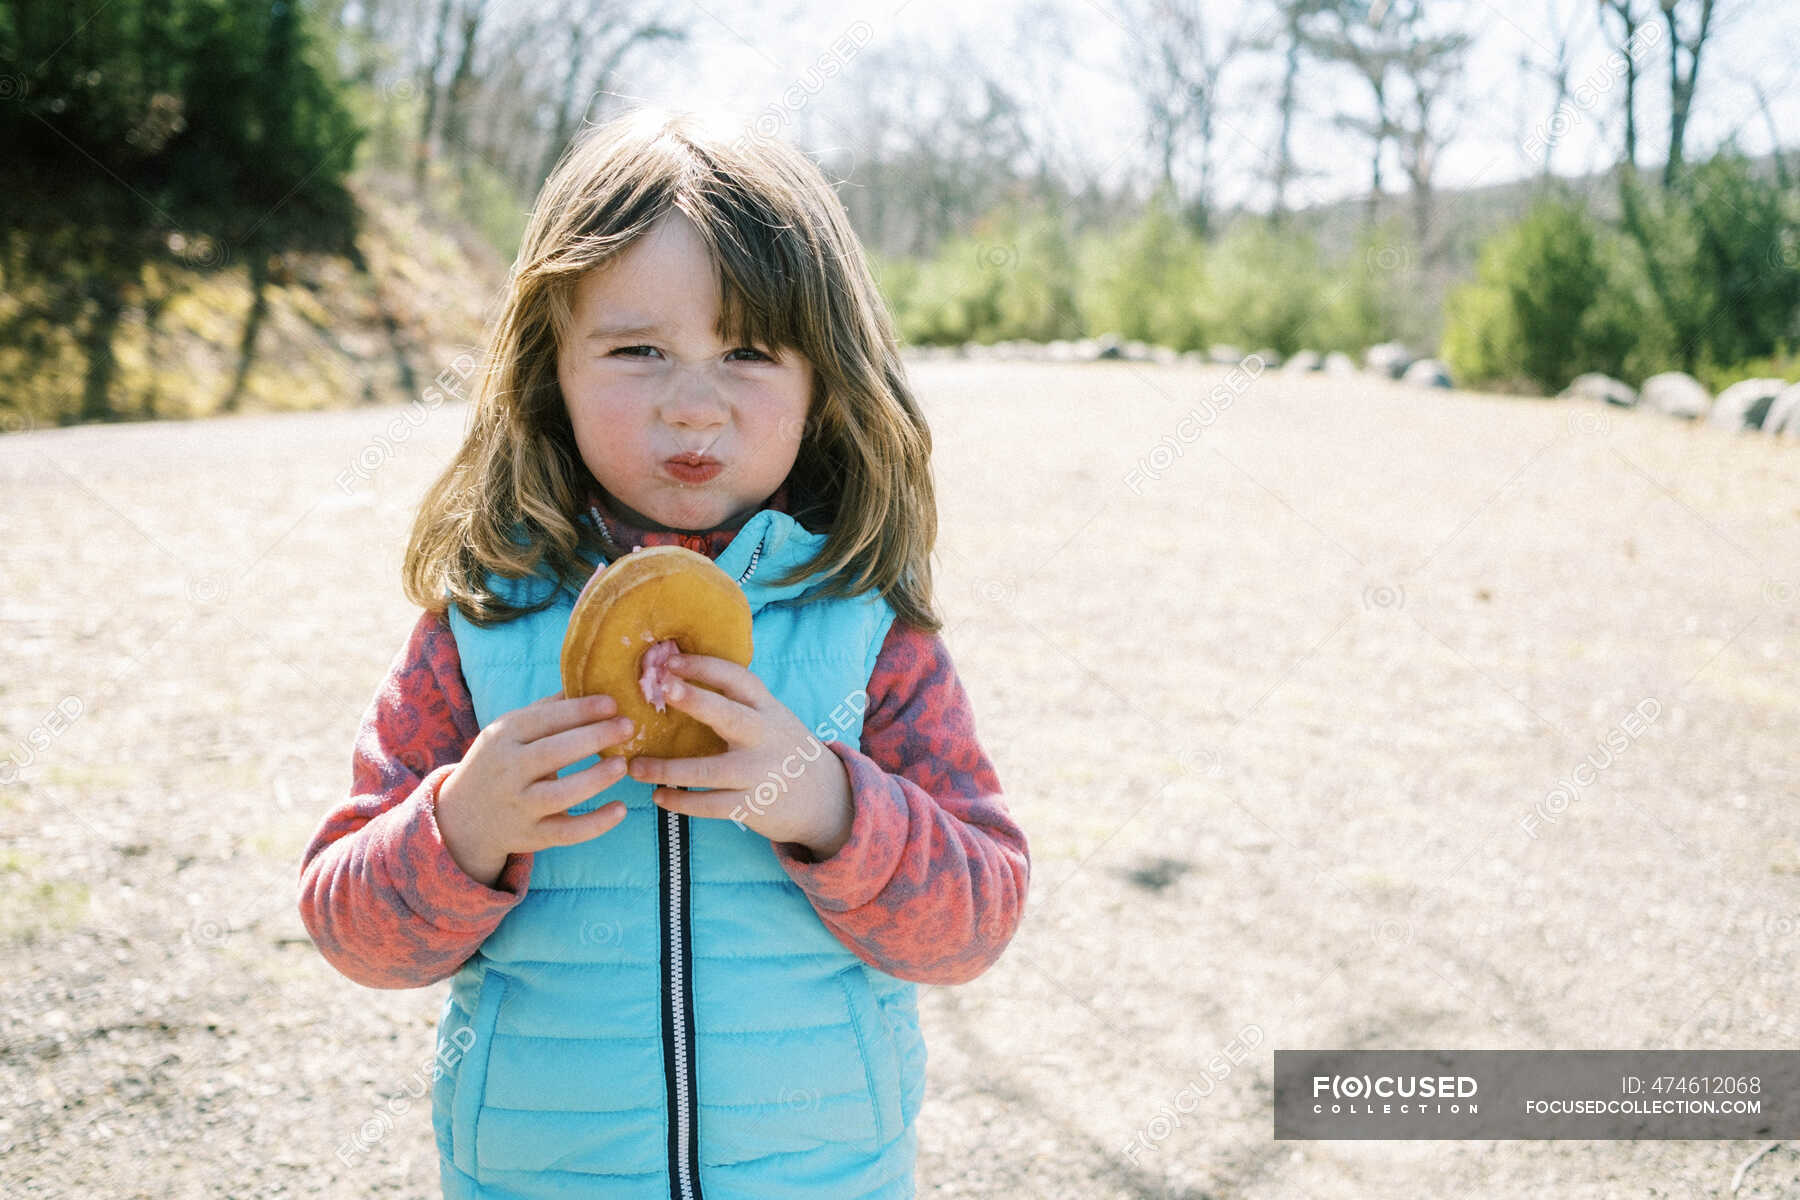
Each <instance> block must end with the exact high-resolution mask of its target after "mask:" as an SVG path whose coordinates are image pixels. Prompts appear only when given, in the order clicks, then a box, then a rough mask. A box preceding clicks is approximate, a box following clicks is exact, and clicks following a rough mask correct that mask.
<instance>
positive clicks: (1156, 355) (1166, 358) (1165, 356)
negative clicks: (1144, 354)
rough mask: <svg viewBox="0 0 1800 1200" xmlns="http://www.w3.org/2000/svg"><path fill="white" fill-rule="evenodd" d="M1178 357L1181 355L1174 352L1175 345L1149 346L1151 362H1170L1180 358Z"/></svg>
mask: <svg viewBox="0 0 1800 1200" xmlns="http://www.w3.org/2000/svg"><path fill="white" fill-rule="evenodd" d="M1180 357H1181V355H1179V354H1177V353H1176V352H1175V347H1173V346H1151V347H1150V361H1152V362H1159V363H1172V362H1175V361H1177V360H1178V359H1180Z"/></svg>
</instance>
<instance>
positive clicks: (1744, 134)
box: [595, 0, 1800, 207]
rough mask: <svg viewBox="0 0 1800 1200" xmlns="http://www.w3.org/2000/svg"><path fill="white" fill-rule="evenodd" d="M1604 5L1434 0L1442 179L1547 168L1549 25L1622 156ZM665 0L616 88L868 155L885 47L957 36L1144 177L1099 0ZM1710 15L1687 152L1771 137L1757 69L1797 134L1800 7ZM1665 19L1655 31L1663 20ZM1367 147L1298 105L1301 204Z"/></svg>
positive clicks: (1236, 84) (1268, 120) (1080, 151)
mask: <svg viewBox="0 0 1800 1200" xmlns="http://www.w3.org/2000/svg"><path fill="white" fill-rule="evenodd" d="M1645 7H1647V8H1649V7H1652V6H1651V5H1649V4H1646V5H1645ZM1596 9H1597V5H1596V4H1595V3H1594V2H1593V0H1526V3H1524V4H1522V5H1514V4H1504V3H1489V2H1488V0H1434V6H1433V12H1434V16H1435V14H1437V13H1443V14H1445V18H1444V19H1446V20H1454V21H1456V22H1457V24H1458V25H1459V27H1461V28H1465V29H1469V30H1472V31H1473V32H1474V33H1475V34H1476V43H1475V49H1474V50H1473V52H1472V53H1471V54H1470V57H1469V60H1468V68H1467V71H1466V72H1465V75H1464V78H1463V80H1462V84H1461V88H1460V93H1461V100H1462V103H1461V104H1460V105H1459V111H1460V117H1459V119H1458V124H1457V127H1456V128H1457V136H1456V138H1455V139H1454V140H1453V141H1452V142H1451V144H1450V146H1449V147H1448V148H1447V149H1446V151H1445V152H1444V155H1443V158H1442V161H1441V164H1440V166H1439V167H1438V171H1437V175H1436V184H1437V186H1439V187H1441V188H1456V187H1468V186H1474V185H1477V184H1491V183H1500V182H1504V181H1506V180H1510V179H1518V178H1521V177H1526V176H1530V175H1533V174H1536V173H1537V171H1538V170H1539V163H1540V162H1541V151H1539V150H1538V147H1540V146H1541V145H1542V141H1543V135H1544V133H1545V132H1547V131H1548V129H1549V128H1550V122H1551V118H1552V99H1553V93H1552V91H1551V87H1550V84H1549V83H1548V82H1547V81H1546V80H1544V79H1543V78H1542V77H1541V76H1538V75H1536V74H1534V73H1533V72H1531V71H1529V70H1528V69H1526V68H1524V67H1523V66H1522V65H1521V59H1522V58H1523V57H1525V56H1531V57H1535V58H1537V59H1538V60H1540V61H1547V60H1548V59H1549V57H1550V56H1551V54H1552V52H1553V49H1554V43H1555V38H1554V36H1553V35H1552V33H1551V32H1550V31H1551V30H1553V29H1555V28H1558V27H1562V28H1567V29H1570V30H1571V31H1573V32H1572V37H1571V48H1572V57H1573V62H1574V69H1573V71H1572V73H1571V79H1572V82H1573V83H1575V84H1584V85H1586V86H1585V87H1584V88H1582V90H1581V91H1580V92H1579V97H1580V102H1576V101H1572V102H1571V103H1570V105H1569V107H1568V108H1567V109H1566V110H1565V112H1564V114H1563V116H1562V118H1561V119H1560V120H1558V121H1557V122H1556V127H1557V128H1558V129H1561V130H1565V131H1566V132H1563V134H1562V138H1561V141H1560V143H1559V144H1558V145H1557V147H1556V149H1555V157H1554V160H1553V162H1554V166H1555V169H1556V171H1557V173H1559V174H1581V173H1585V172H1589V171H1593V170H1597V169H1601V168H1603V167H1605V166H1607V165H1610V163H1611V161H1612V159H1613V158H1614V157H1615V156H1616V153H1617V150H1616V147H1617V146H1618V145H1619V144H1620V140H1621V139H1620V133H1619V126H1620V117H1619V113H1618V110H1619V107H1620V105H1619V101H1618V94H1619V92H1620V91H1621V90H1622V88H1623V84H1622V82H1620V81H1619V78H1618V74H1619V73H1618V70H1617V60H1616V59H1615V58H1612V55H1613V54H1614V52H1613V50H1612V47H1611V45H1610V43H1609V42H1608V41H1607V40H1606V39H1605V38H1604V37H1603V35H1602V33H1601V30H1600V27H1599V23H1598V21H1597V20H1596V19H1595V17H1594V14H1595V11H1596ZM665 11H667V12H669V13H672V14H680V15H683V16H685V17H686V19H688V20H689V21H691V29H692V40H691V42H690V43H689V44H688V45H687V46H685V47H674V48H670V49H663V48H658V49H656V50H655V51H654V52H640V53H637V54H635V55H634V56H633V57H632V58H630V59H628V60H627V62H626V64H625V67H624V70H623V72H622V74H621V75H620V76H619V78H618V79H617V81H616V83H615V84H614V87H613V89H612V90H613V91H614V92H615V93H616V94H617V96H618V97H621V98H631V99H635V100H641V101H646V102H651V103H658V104H667V105H671V106H676V107H682V106H696V107H711V108H717V109H722V110H724V111H726V112H729V113H732V114H734V115H741V117H742V118H743V120H745V121H746V122H754V121H756V120H758V119H759V118H760V119H761V120H762V121H763V122H764V124H765V127H766V126H768V125H771V124H773V123H776V122H779V124H780V133H781V135H782V136H785V137H788V138H790V140H793V141H795V142H796V143H798V144H799V145H801V146H802V147H803V148H805V149H807V150H808V151H812V152H816V153H827V152H830V153H841V152H848V153H850V154H854V153H855V152H856V150H857V149H858V146H857V143H858V140H859V135H858V134H857V132H856V129H855V127H854V122H853V120H852V116H853V109H854V106H855V101H856V99H857V94H858V92H859V90H860V89H865V88H876V89H889V90H891V89H893V88H895V87H897V86H904V85H903V84H902V85H897V84H895V82H894V81H893V80H892V79H883V78H880V77H879V75H880V74H881V66H880V57H881V55H880V52H882V51H884V50H892V49H893V48H895V47H896V46H904V45H906V44H909V43H910V44H916V45H922V46H925V47H930V48H932V50H933V51H934V52H935V53H936V54H937V55H941V56H942V58H943V60H944V61H946V62H948V61H952V60H953V58H954V56H955V54H956V52H957V50H958V48H959V47H960V48H961V49H962V50H963V52H965V53H967V54H969V55H970V56H972V57H973V58H974V59H975V60H976V61H978V62H980V63H982V64H984V65H985V66H987V67H988V69H990V70H991V71H992V72H994V73H995V74H996V75H997V76H998V77H999V78H1001V79H1002V80H1004V81H1005V82H1007V83H1009V84H1014V85H1017V86H1019V87H1020V88H1021V90H1022V91H1023V93H1024V97H1023V98H1024V99H1025V100H1026V101H1027V103H1028V104H1029V106H1030V108H1031V111H1032V112H1033V114H1034V123H1037V124H1040V125H1041V126H1042V128H1044V129H1046V130H1048V131H1051V133H1050V134H1049V135H1048V136H1049V137H1050V139H1051V140H1052V141H1053V143H1054V144H1055V146H1056V148H1057V150H1058V152H1059V153H1060V154H1062V155H1066V156H1071V157H1074V158H1076V159H1078V160H1079V161H1081V162H1084V163H1086V164H1089V165H1090V169H1093V170H1097V171H1099V172H1100V174H1101V177H1102V178H1103V179H1105V180H1106V181H1107V182H1108V183H1109V184H1117V183H1120V182H1123V181H1124V180H1126V179H1127V178H1129V177H1131V176H1133V175H1136V176H1137V177H1138V178H1140V179H1147V176H1146V175H1145V173H1146V172H1147V171H1148V170H1149V169H1150V164H1151V162H1152V158H1151V156H1150V154H1149V152H1148V150H1147V149H1146V148H1145V147H1144V145H1143V131H1144V120H1143V116H1142V110H1141V108H1139V107H1138V102H1137V101H1136V99H1135V97H1134V96H1133V94H1132V89H1131V87H1130V84H1129V79H1128V77H1127V72H1126V68H1125V66H1124V64H1125V63H1126V62H1127V60H1128V55H1127V50H1128V46H1127V40H1128V39H1129V38H1131V37H1132V36H1134V35H1133V33H1132V28H1131V26H1130V25H1129V23H1128V22H1126V21H1124V20H1123V19H1121V17H1120V16H1119V14H1118V12H1117V10H1116V9H1115V8H1113V7H1111V6H1110V5H1108V4H1107V3H1104V2H1103V0H1044V2H1039V3H1026V2H1019V3H989V2H983V0H965V2H963V3H955V2H951V0H828V2H825V3H818V2H814V0H789V2H787V3H766V4H761V5H757V4H735V5H730V6H727V5H726V4H724V3H722V2H718V0H707V3H705V4H700V3H694V2H693V0H672V4H671V7H669V8H668V9H666V10H665ZM1265 11H1266V10H1265V7H1264V6H1261V5H1249V4H1246V3H1244V2H1243V0H1219V2H1217V3H1208V4H1207V5H1206V12H1207V14H1208V16H1209V18H1210V19H1212V20H1213V21H1214V22H1215V26H1216V27H1217V28H1219V29H1220V30H1221V31H1222V32H1223V31H1224V30H1227V29H1229V28H1231V27H1232V26H1234V25H1238V26H1239V27H1245V28H1251V27H1254V24H1255V22H1257V21H1259V20H1263V19H1266V18H1265V17H1264V16H1263V14H1264V12H1265ZM1246 22H1248V23H1249V24H1248V25H1246V24H1245V23H1246ZM1714 25H1715V30H1716V32H1715V33H1714V36H1713V39H1712V40H1711V41H1710V42H1709V43H1708V46H1707V48H1706V50H1705V54H1704V57H1703V59H1702V62H1701V71H1700V86H1699V91H1698V94H1697V97H1696V100H1695V104H1694V116H1693V118H1692V120H1691V121H1690V124H1689V130H1688V137H1687V145H1688V151H1689V157H1690V158H1692V157H1694V156H1695V152H1696V151H1699V152H1702V153H1704V152H1706V151H1708V150H1710V149H1711V147H1712V146H1713V145H1715V144H1716V143H1717V142H1718V141H1720V140H1721V139H1722V138H1723V137H1724V136H1725V135H1726V134H1727V133H1731V132H1735V133H1736V134H1737V135H1738V138H1739V144H1740V145H1741V146H1742V147H1743V148H1744V149H1745V150H1746V151H1748V152H1750V153H1752V154H1762V153H1766V152H1767V151H1768V150H1769V148H1770V145H1771V138H1770V134H1769V129H1768V126H1767V123H1766V122H1765V120H1764V118H1763V116H1762V115H1761V113H1760V111H1759V108H1758V104H1757V99H1756V92H1755V87H1754V86H1753V85H1760V86H1761V88H1762V91H1763V93H1764V94H1765V95H1766V96H1767V97H1768V99H1769V102H1770V105H1771V109H1772V111H1773V114H1774V118H1775V122H1776V126H1777V128H1779V129H1783V130H1787V131H1800V5H1795V4H1793V3H1792V0H1719V3H1718V5H1717V9H1716V11H1715V16H1714ZM1657 30H1658V33H1659V34H1660V33H1661V23H1660V18H1659V19H1658V22H1657ZM1021 39H1031V40H1032V42H1033V44H1036V45H1055V46H1060V47H1061V48H1060V49H1058V50H1057V51H1055V52H1054V55H1053V57H1052V58H1051V59H1050V60H1049V61H1048V63H1046V64H1045V65H1044V66H1043V67H1042V68H1040V69H1039V70H1038V71H1036V72H1033V71H1031V70H1029V69H1028V68H1029V64H1030V63H1031V62H1032V61H1035V60H1034V59H1032V58H1031V57H1029V56H1026V55H1022V54H1020V53H1019V46H1020V42H1021ZM1609 60H1610V61H1609ZM1641 63H1642V65H1641V69H1640V79H1639V88H1638V93H1639V122H1638V123H1639V147H1640V162H1642V163H1646V164H1647V163H1649V162H1651V161H1653V160H1654V161H1656V162H1660V160H1661V157H1662V150H1663V148H1664V147H1666V139H1667V132H1666V131H1667V112H1668V103H1667V98H1668V42H1667V39H1666V36H1664V37H1662V38H1661V40H1659V41H1656V42H1654V43H1652V44H1649V45H1647V46H1646V47H1645V48H1644V52H1643V54H1642V56H1641ZM1277 69H1278V64H1276V63H1275V62H1273V61H1272V60H1270V59H1269V58H1268V56H1263V57H1262V60H1253V59H1249V58H1246V59H1243V60H1240V62H1239V63H1237V64H1234V65H1233V67H1232V68H1231V69H1230V70H1229V71H1228V73H1227V75H1226V76H1225V79H1224V82H1223V86H1222V88H1221V91H1222V94H1223V104H1222V108H1221V114H1220V130H1219V136H1218V143H1217V148H1216V151H1215V162H1216V166H1215V178H1216V180H1217V185H1216V201H1217V202H1218V203H1220V204H1222V205H1227V206H1229V205H1233V204H1248V205H1251V206H1254V207H1264V206H1266V203H1267V200H1268V188H1267V186H1266V184H1263V183H1261V182H1260V181H1259V178H1258V174H1259V168H1261V167H1262V166H1263V165H1264V164H1266V162H1267V160H1268V155H1269V153H1270V151H1271V149H1272V147H1273V146H1274V144H1275V124H1274V121H1275V116H1274V104H1273V96H1274V95H1275V91H1276V88H1277V87H1278V84H1279V80H1278V78H1277V75H1276V71H1277ZM1302 82H1303V89H1304V95H1305V97H1306V103H1307V104H1308V105H1309V106H1310V108H1311V109H1312V110H1313V112H1314V113H1317V114H1329V113H1330V112H1331V111H1333V110H1334V109H1335V108H1339V107H1344V108H1354V107H1356V106H1358V105H1359V104H1360V103H1361V99H1362V94H1361V90H1360V89H1361V87H1362V85H1361V84H1360V83H1358V82H1357V81H1356V80H1354V79H1350V78H1346V77H1345V76H1344V75H1343V74H1342V73H1340V72H1335V71H1329V70H1322V69H1319V68H1310V69H1309V70H1308V71H1307V72H1306V73H1305V74H1304V75H1303V77H1302ZM784 95H785V96H786V97H787V99H786V100H784V99H783V97H784ZM614 102H615V103H617V102H619V101H617V100H615V101H614ZM599 113H600V110H598V109H596V110H595V114H596V115H598V114H599ZM1787 136H1788V137H1789V145H1790V146H1793V147H1795V148H1796V149H1800V133H1790V134H1788V135H1787ZM1365 144H1366V143H1362V142H1360V141H1359V140H1358V139H1357V138H1356V137H1354V136H1353V135H1350V134H1347V133H1345V132H1344V131H1342V130H1339V129H1336V128H1334V127H1333V126H1332V125H1331V124H1330V122H1329V119H1328V116H1314V117H1312V118H1311V119H1309V120H1307V121H1306V122H1304V124H1303V125H1302V127H1301V128H1299V129H1298V130H1297V131H1296V135H1295V145H1296V148H1297V150H1298V153H1299V156H1300V158H1301V160H1302V162H1303V163H1304V165H1306V167H1307V168H1308V169H1309V170H1311V171H1313V172H1316V174H1315V175H1314V176H1312V177H1311V178H1309V179H1308V180H1306V181H1305V183H1304V184H1303V185H1302V192H1301V194H1299V195H1298V196H1296V197H1295V202H1327V201H1330V200H1334V199H1338V198H1342V197H1344V196H1353V195H1359V194H1362V193H1363V192H1364V191H1365V190H1366V187H1367V178H1368V165H1367V161H1366V159H1367V154H1366V152H1365V150H1364V145H1365ZM1390 153H1391V152H1390ZM1534 153H1535V154H1536V157H1534ZM1384 183H1385V185H1386V187H1387V189H1388V190H1397V189H1399V188H1400V187H1402V186H1403V181H1402V176H1401V174H1400V171H1399V169H1398V163H1397V161H1392V160H1390V162H1389V165H1388V168H1387V170H1386V171H1384Z"/></svg>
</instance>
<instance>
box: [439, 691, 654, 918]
mask: <svg viewBox="0 0 1800 1200" xmlns="http://www.w3.org/2000/svg"><path fill="white" fill-rule="evenodd" d="M618 711H619V706H618V704H616V703H615V702H614V701H613V698H612V697H611V696H582V697H578V698H576V699H573V700H570V699H567V698H565V697H564V696H563V694H562V693H561V692H560V691H559V692H557V693H556V694H555V695H552V696H546V697H544V699H542V700H539V701H537V702H536V703H533V704H528V705H526V706H525V707H524V708H519V709H514V710H513V711H512V712H509V713H506V714H505V715H504V716H501V717H500V718H498V719H497V720H494V721H492V722H490V723H489V724H488V725H487V727H486V728H485V729H483V730H482V731H481V732H480V733H478V734H476V735H475V741H474V742H473V743H472V744H471V745H470V746H469V752H468V753H467V754H465V755H464V756H463V760H462V761H461V762H460V763H457V764H456V767H455V768H454V769H453V770H452V771H451V772H450V776H449V778H447V779H446V780H444V785H443V787H442V788H440V789H439V791H438V802H437V822H438V832H439V834H440V835H442V837H443V839H444V848H445V849H447V850H449V851H450V857H451V858H452V859H454V860H455V861H456V865H457V866H459V867H461V868H462V869H463V870H464V871H466V872H467V873H468V874H469V877H470V878H472V879H475V880H476V881H478V882H480V883H483V884H486V885H487V886H488V887H493V886H494V884H495V883H496V882H498V881H499V879H500V874H501V872H502V871H504V870H505V869H506V859H507V856H508V855H511V854H524V853H528V852H531V851H536V850H542V849H545V848H546V847H549V846H568V845H573V844H574V843H576V842H585V841H587V840H588V839H589V838H594V837H598V836H600V835H601V834H603V833H605V832H607V831H608V830H609V829H611V828H612V827H613V826H615V825H617V824H618V823H619V822H620V821H622V820H624V819H625V805H624V803H623V802H621V801H617V800H615V801H613V802H612V803H611V804H602V805H601V806H600V807H599V808H596V809H594V810H593V811H591V812H585V813H582V814H581V815H579V816H570V815H569V814H568V813H566V812H564V811H563V810H564V809H568V808H573V807H574V806H575V805H577V804H580V803H581V802H582V801H583V800H586V799H587V798H588V797H589V796H592V795H593V794H594V793H595V792H599V791H603V790H605V789H606V788H609V787H611V786H612V785H613V784H615V783H617V782H618V781H619V780H620V779H622V778H623V777H624V775H625V770H624V768H625V759H624V757H623V756H619V757H614V758H603V759H601V760H600V761H599V762H598V763H596V764H595V765H594V766H591V767H589V768H588V769H587V770H585V771H577V772H576V773H575V774H573V775H567V776H564V777H563V778H561V779H558V778H557V777H556V773H557V772H558V771H560V770H562V769H563V768H564V767H566V766H568V765H569V764H570V763H576V762H580V761H581V760H582V759H584V758H586V757H587V756H588V755H590V754H598V753H599V752H600V751H601V750H602V749H603V748H605V747H607V746H614V745H617V744H618V743H620V742H622V741H624V740H625V739H626V738H628V737H630V736H631V719H630V718H629V717H615V716H614V714H616V713H617V712H618ZM607 718H613V719H611V720H608V719H607Z"/></svg>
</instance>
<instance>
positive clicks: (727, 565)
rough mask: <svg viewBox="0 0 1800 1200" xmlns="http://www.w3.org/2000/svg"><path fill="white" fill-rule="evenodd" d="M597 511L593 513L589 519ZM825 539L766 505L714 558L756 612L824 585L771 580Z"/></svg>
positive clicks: (809, 556) (806, 558) (808, 556)
mask: <svg viewBox="0 0 1800 1200" xmlns="http://www.w3.org/2000/svg"><path fill="white" fill-rule="evenodd" d="M596 515H598V514H597V513H590V514H589V519H590V520H593V519H595V517H596ZM825 542H826V535H825V534H822V533H813V532H812V531H810V530H808V529H807V528H806V527H805V526H804V525H802V524H800V522H799V521H796V520H795V519H794V518H793V517H792V516H790V515H789V514H787V513H785V512H782V511H780V510H779V509H774V508H764V509H760V510H758V511H757V513H756V514H755V515H754V516H752V517H751V518H750V519H749V520H747V521H745V522H744V523H743V524H742V525H740V526H738V528H737V532H736V533H735V534H734V535H733V536H732V539H731V541H730V543H729V544H727V545H726V546H725V548H724V549H723V550H720V551H719V553H718V554H717V556H715V557H714V558H713V562H715V563H716V564H718V567H719V569H720V570H721V571H724V572H725V573H726V574H727V575H729V576H731V578H732V579H734V580H736V581H737V583H738V586H739V587H741V588H743V589H744V595H745V596H746V597H747V598H748V599H749V601H750V610H751V611H752V612H755V611H756V610H757V609H759V608H761V607H762V606H763V605H765V604H770V603H773V602H775V601H779V600H791V599H793V598H794V597H796V596H800V595H803V594H805V593H806V592H809V591H812V590H813V589H814V588H816V587H818V586H820V585H821V584H822V583H823V580H821V579H819V578H818V577H816V576H814V577H811V578H807V579H803V580H801V581H799V582H798V583H791V584H788V585H786V586H785V587H776V586H774V585H773V584H772V583H771V581H772V580H774V579H777V578H779V577H780V576H781V575H784V574H786V573H787V572H788V571H789V570H791V569H793V568H794V567H795V566H797V565H798V564H800V563H804V562H807V561H809V560H811V559H812V558H813V557H814V556H815V555H816V554H817V553H818V551H819V549H820V548H821V547H822V546H824V545H825Z"/></svg>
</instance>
